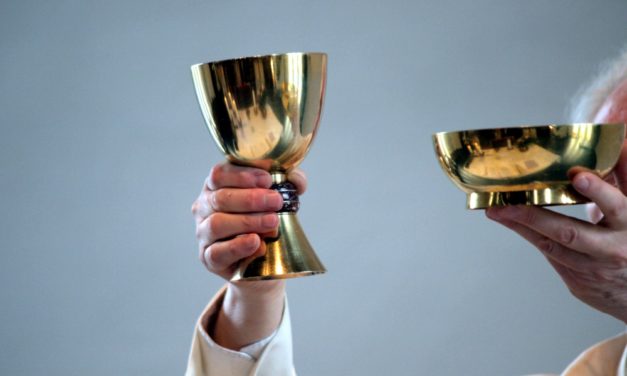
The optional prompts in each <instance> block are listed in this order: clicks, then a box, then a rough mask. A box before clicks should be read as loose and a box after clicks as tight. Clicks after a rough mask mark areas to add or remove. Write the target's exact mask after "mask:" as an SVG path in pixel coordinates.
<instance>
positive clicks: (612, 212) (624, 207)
mask: <svg viewBox="0 0 627 376" xmlns="http://www.w3.org/2000/svg"><path fill="white" fill-rule="evenodd" d="M626 211H627V200H626V199H625V198H623V199H622V200H620V201H619V202H618V203H617V204H616V205H614V206H612V207H611V208H609V209H608V212H607V213H606V214H607V216H608V217H610V218H621V217H624V216H625V212H626Z"/></svg>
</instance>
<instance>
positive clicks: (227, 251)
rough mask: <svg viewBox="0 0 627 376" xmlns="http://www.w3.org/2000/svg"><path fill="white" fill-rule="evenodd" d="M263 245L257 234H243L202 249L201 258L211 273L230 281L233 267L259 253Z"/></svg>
mask: <svg viewBox="0 0 627 376" xmlns="http://www.w3.org/2000/svg"><path fill="white" fill-rule="evenodd" d="M262 243H263V242H262V241H261V239H260V238H259V236H258V235H257V234H242V235H238V236H236V237H234V238H233V239H229V240H225V241H220V242H215V243H213V244H211V245H210V246H209V247H202V248H201V249H200V255H199V257H200V260H201V261H202V263H203V264H204V265H205V267H206V268H207V269H208V270H209V271H211V272H213V273H216V274H218V275H220V276H222V277H224V278H226V279H228V278H229V277H230V274H232V268H233V266H234V265H235V264H236V263H237V262H238V261H239V260H241V259H243V258H246V257H249V256H251V255H253V254H254V253H255V252H257V250H258V249H259V248H260V246H261V244H262Z"/></svg>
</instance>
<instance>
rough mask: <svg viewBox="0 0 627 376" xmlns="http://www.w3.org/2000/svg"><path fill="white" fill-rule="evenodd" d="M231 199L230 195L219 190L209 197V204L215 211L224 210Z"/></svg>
mask: <svg viewBox="0 0 627 376" xmlns="http://www.w3.org/2000/svg"><path fill="white" fill-rule="evenodd" d="M229 198H230V194H228V193H225V192H224V191H223V190H217V191H214V192H212V193H211V195H210V196H209V204H210V205H211V207H212V208H213V209H214V210H218V211H219V210H223V209H224V208H225V207H226V205H227V203H228V201H229Z"/></svg>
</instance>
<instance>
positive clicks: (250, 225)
mask: <svg viewBox="0 0 627 376" xmlns="http://www.w3.org/2000/svg"><path fill="white" fill-rule="evenodd" d="M260 221H261V219H260V218H259V217H257V216H253V215H245V216H243V217H242V224H243V225H244V228H246V229H248V230H255V229H257V228H258V227H260Z"/></svg>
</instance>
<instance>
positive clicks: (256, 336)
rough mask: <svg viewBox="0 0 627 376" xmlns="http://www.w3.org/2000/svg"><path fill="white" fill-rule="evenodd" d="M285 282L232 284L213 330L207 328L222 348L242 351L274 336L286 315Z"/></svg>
mask: <svg viewBox="0 0 627 376" xmlns="http://www.w3.org/2000/svg"><path fill="white" fill-rule="evenodd" d="M284 301H285V282H284V281H282V280H277V281H263V282H240V283H238V284H233V283H229V285H228V288H227V290H226V293H225V296H224V300H223V302H222V307H221V308H220V311H219V312H218V315H217V317H216V319H215V322H214V323H213V325H212V328H206V329H207V331H208V332H209V333H210V335H211V337H212V338H213V339H214V341H215V342H216V343H218V344H219V345H220V346H222V347H225V348H228V349H231V350H239V349H240V348H242V347H244V346H246V345H249V344H251V343H253V342H257V341H259V340H261V339H263V338H266V337H268V336H269V335H270V334H272V333H273V332H274V331H275V330H276V328H277V327H278V325H279V323H280V322H281V317H282V314H283V305H284Z"/></svg>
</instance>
